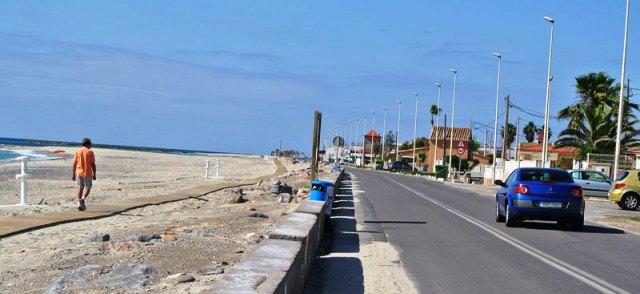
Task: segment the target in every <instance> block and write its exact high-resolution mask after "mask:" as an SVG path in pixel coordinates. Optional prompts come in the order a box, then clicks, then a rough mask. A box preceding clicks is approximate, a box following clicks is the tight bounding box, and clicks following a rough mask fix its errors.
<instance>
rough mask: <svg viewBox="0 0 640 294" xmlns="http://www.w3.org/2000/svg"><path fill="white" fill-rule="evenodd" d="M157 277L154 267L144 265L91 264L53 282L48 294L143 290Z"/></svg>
mask: <svg viewBox="0 0 640 294" xmlns="http://www.w3.org/2000/svg"><path fill="white" fill-rule="evenodd" d="M157 276H158V273H157V271H156V269H155V268H154V267H152V266H148V265H143V264H121V265H118V266H116V267H115V268H111V267H107V266H102V265H95V264H91V265H85V266H83V267H80V268H77V269H74V270H71V271H69V272H67V273H66V274H64V275H63V276H61V277H60V278H58V279H57V280H56V281H55V282H53V284H51V285H50V286H49V288H48V289H47V291H46V293H50V294H53V293H63V292H69V291H71V290H76V291H77V290H80V289H89V288H99V289H105V288H106V289H131V288H142V287H144V286H146V285H149V284H151V283H153V282H154V281H155V280H156V279H157Z"/></svg>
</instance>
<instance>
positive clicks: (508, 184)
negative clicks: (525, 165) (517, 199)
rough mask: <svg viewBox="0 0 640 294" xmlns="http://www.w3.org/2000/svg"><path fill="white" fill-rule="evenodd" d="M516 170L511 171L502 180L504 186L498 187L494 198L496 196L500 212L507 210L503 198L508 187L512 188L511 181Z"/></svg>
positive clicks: (507, 192)
mask: <svg viewBox="0 0 640 294" xmlns="http://www.w3.org/2000/svg"><path fill="white" fill-rule="evenodd" d="M516 172H517V170H515V171H513V172H511V174H510V175H509V177H507V179H506V180H505V181H504V183H505V186H504V187H500V189H498V192H497V195H496V198H497V201H498V205H499V206H500V210H501V211H502V212H505V211H506V210H507V207H506V206H505V205H504V204H505V203H506V201H505V200H506V199H507V197H508V196H509V189H512V187H511V185H512V184H513V181H514V180H515V177H516Z"/></svg>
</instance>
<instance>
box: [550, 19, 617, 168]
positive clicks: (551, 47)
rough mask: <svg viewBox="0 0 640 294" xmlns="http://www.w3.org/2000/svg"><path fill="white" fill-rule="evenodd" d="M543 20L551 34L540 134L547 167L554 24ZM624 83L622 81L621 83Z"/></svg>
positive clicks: (551, 21)
mask: <svg viewBox="0 0 640 294" xmlns="http://www.w3.org/2000/svg"><path fill="white" fill-rule="evenodd" d="M544 20H546V21H547V22H548V23H550V24H551V33H550V35H549V61H548V63H547V98H546V100H545V104H544V105H545V106H544V131H543V133H542V137H543V138H542V167H547V162H548V157H549V150H548V146H547V145H548V144H549V143H548V142H547V141H548V140H549V111H550V106H551V105H550V104H551V80H552V79H553V77H552V76H551V53H552V52H553V27H554V24H555V22H556V21H555V20H554V19H553V18H551V17H549V16H545V17H544ZM623 83H624V81H623Z"/></svg>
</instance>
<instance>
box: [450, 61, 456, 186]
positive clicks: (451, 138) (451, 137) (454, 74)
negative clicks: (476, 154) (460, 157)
mask: <svg viewBox="0 0 640 294" xmlns="http://www.w3.org/2000/svg"><path fill="white" fill-rule="evenodd" d="M449 71H450V72H451V73H453V96H452V99H451V127H450V130H451V131H450V132H449V138H450V141H449V167H448V168H449V178H450V179H451V182H453V177H452V176H451V160H452V159H453V122H454V117H455V115H456V84H457V81H458V71H457V70H455V69H453V68H450V69H449Z"/></svg>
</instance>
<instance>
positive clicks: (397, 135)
mask: <svg viewBox="0 0 640 294" xmlns="http://www.w3.org/2000/svg"><path fill="white" fill-rule="evenodd" d="M396 103H398V126H397V128H396V161H398V160H399V158H400V157H399V155H398V147H399V146H400V107H401V106H402V101H400V100H398V101H396Z"/></svg>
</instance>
